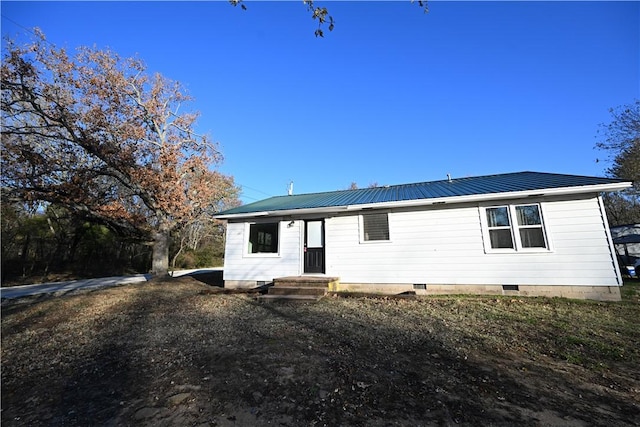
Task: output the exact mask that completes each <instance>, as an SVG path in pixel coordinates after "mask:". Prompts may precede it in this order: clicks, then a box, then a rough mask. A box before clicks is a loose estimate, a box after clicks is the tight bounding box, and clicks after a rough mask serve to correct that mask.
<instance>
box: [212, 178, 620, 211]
mask: <svg viewBox="0 0 640 427" xmlns="http://www.w3.org/2000/svg"><path fill="white" fill-rule="evenodd" d="M621 182H626V181H625V180H622V179H612V178H600V177H590V176H579V175H562V174H553V173H541V172H515V173H506V174H497V175H486V176H478V177H466V178H455V179H452V180H441V181H430V182H421V183H415V184H402V185H392V186H385V187H375V188H362V189H356V190H339V191H330V192H324V193H310V194H297V195H291V196H276V197H271V198H269V199H265V200H261V201H258V202H254V203H249V204H247V205H242V206H239V207H237V208H233V209H229V210H226V211H224V212H221V213H220V214H218V215H220V216H221V215H235V214H251V213H259V212H273V211H290V210H296V209H313V208H330V207H339V206H353V205H363V204H372V203H382V202H400V201H409V200H421V199H438V198H443V197H456V196H472V195H483V194H495V193H507V192H508V193H510V192H517V191H535V190H545V189H552V188H565V187H582V186H593V185H602V184H615V183H621Z"/></svg>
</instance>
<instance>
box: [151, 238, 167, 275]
mask: <svg viewBox="0 0 640 427" xmlns="http://www.w3.org/2000/svg"><path fill="white" fill-rule="evenodd" d="M151 274H152V275H153V276H166V275H167V274H169V231H168V230H162V229H160V230H158V231H156V232H155V233H154V234H153V256H152V260H151Z"/></svg>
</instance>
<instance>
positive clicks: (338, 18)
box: [0, 0, 640, 203]
mask: <svg viewBox="0 0 640 427" xmlns="http://www.w3.org/2000/svg"><path fill="white" fill-rule="evenodd" d="M245 4H246V5H247V8H248V9H247V10H242V9H240V8H234V7H233V6H231V5H229V4H228V3H227V2H226V1H215V2H203V1H200V2H126V1H120V2H9V1H2V3H1V4H0V7H1V12H2V34H3V36H10V37H12V38H14V39H19V40H27V39H28V37H29V34H28V32H27V31H26V29H29V28H32V27H35V26H37V27H40V28H41V29H42V30H43V31H44V33H45V34H46V35H47V39H48V40H49V41H50V42H51V43H54V44H56V45H58V46H65V47H67V48H75V47H77V46H80V45H94V44H95V45H96V46H98V47H100V48H105V47H109V48H111V49H112V50H114V51H116V52H118V53H119V54H120V55H121V56H132V55H138V56H139V57H140V58H142V59H143V60H144V61H145V62H146V64H147V66H148V69H149V71H151V72H160V73H161V74H163V75H165V76H166V77H169V78H171V79H173V80H178V81H180V82H181V83H182V84H184V85H185V86H186V87H187V88H188V90H189V93H190V94H191V95H192V96H193V97H194V98H195V101H194V102H193V103H192V104H191V106H190V107H191V108H192V109H194V110H199V111H200V112H201V114H202V116H201V118H200V120H199V122H198V130H199V131H200V132H205V133H208V134H209V135H211V137H212V138H213V139H214V140H216V141H218V142H219V143H220V145H221V148H222V152H223V154H224V156H225V160H224V163H223V164H222V165H221V166H220V169H221V170H222V171H223V172H225V173H227V174H230V175H233V176H234V177H235V179H236V182H237V183H238V184H240V185H241V186H242V187H243V195H242V199H243V201H244V202H245V203H250V202H253V201H255V200H258V199H263V198H266V197H268V196H272V195H282V194H286V190H287V185H288V183H289V181H293V182H294V192H295V193H297V194H299V193H308V192H316V191H331V190H337V189H345V188H347V187H348V186H349V185H350V183H351V182H357V183H358V185H359V186H361V187H366V186H367V185H369V184H371V183H377V184H379V185H392V184H402V183H409V182H421V181H431V180H438V179H445V178H446V174H451V175H452V176H453V177H461V176H474V175H485V174H493V173H504V172H515V171H523V170H533V171H541V172H557V173H568V174H579V175H595V176H602V175H603V174H604V173H605V168H606V162H603V161H600V162H596V159H598V158H599V159H603V158H606V155H605V153H602V152H599V151H597V150H595V149H594V144H595V142H596V136H597V131H598V127H599V124H601V123H605V122H608V121H609V119H610V114H609V112H608V110H609V108H611V107H615V106H618V105H621V104H628V103H631V102H632V101H633V100H634V99H635V98H638V97H640V3H638V2H481V1H477V2H445V1H433V0H432V1H430V3H429V9H430V12H429V13H428V14H424V13H423V12H422V10H421V9H420V8H419V7H418V6H417V5H416V4H412V3H411V2H410V1H409V0H401V1H388V2H373V1H367V2H362V1H360V2H338V1H328V2H322V1H321V0H316V4H317V5H321V6H326V7H327V8H328V9H329V12H330V14H331V15H332V16H333V17H334V19H335V23H336V27H335V30H334V31H333V32H331V33H329V32H328V31H326V30H325V33H326V34H325V38H324V39H321V38H316V37H315V36H314V34H313V32H314V30H315V28H316V26H315V23H314V22H313V21H312V20H311V18H310V17H309V16H308V13H307V12H306V10H305V8H304V6H303V5H302V4H301V2H299V1H280V2H262V1H251V0H245Z"/></svg>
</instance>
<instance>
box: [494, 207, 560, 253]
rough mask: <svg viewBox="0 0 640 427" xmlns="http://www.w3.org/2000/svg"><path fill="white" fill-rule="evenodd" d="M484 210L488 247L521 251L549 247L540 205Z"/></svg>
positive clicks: (498, 249)
mask: <svg viewBox="0 0 640 427" xmlns="http://www.w3.org/2000/svg"><path fill="white" fill-rule="evenodd" d="M483 209H484V214H483V216H482V224H483V228H484V230H483V231H484V233H485V237H486V238H485V248H486V249H488V250H497V251H501V250H507V251H508V250H515V251H519V250H536V249H537V250H542V249H548V248H549V245H548V243H547V238H546V233H545V229H544V222H543V218H542V211H541V209H540V205H539V204H537V203H536V204H529V205H505V206H491V207H486V208H483Z"/></svg>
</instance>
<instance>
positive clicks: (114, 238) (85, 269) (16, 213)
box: [0, 203, 151, 284]
mask: <svg viewBox="0 0 640 427" xmlns="http://www.w3.org/2000/svg"><path fill="white" fill-rule="evenodd" d="M1 209H2V212H1V214H2V216H1V217H0V219H1V221H0V223H1V224H2V267H1V268H2V283H3V284H5V283H7V282H9V283H33V282H41V281H50V280H57V279H72V278H80V277H82V278H84V277H98V276H109V275H118V274H126V273H142V272H146V271H147V270H148V264H149V262H150V260H151V248H150V247H149V246H148V245H145V244H141V243H139V242H135V241H131V240H127V239H123V238H121V237H120V236H118V235H116V234H115V233H114V232H112V231H111V230H110V229H109V228H107V227H106V226H104V225H100V224H95V223H91V222H88V221H85V220H82V219H81V218H80V217H78V216H77V215H74V214H73V213H72V212H71V211H69V210H67V209H65V208H63V207H60V206H56V205H51V204H50V205H48V206H47V207H46V208H45V209H38V210H37V211H35V212H34V211H33V209H29V208H28V206H27V205H24V204H17V203H3V204H2V208H1ZM97 260H99V262H97Z"/></svg>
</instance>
